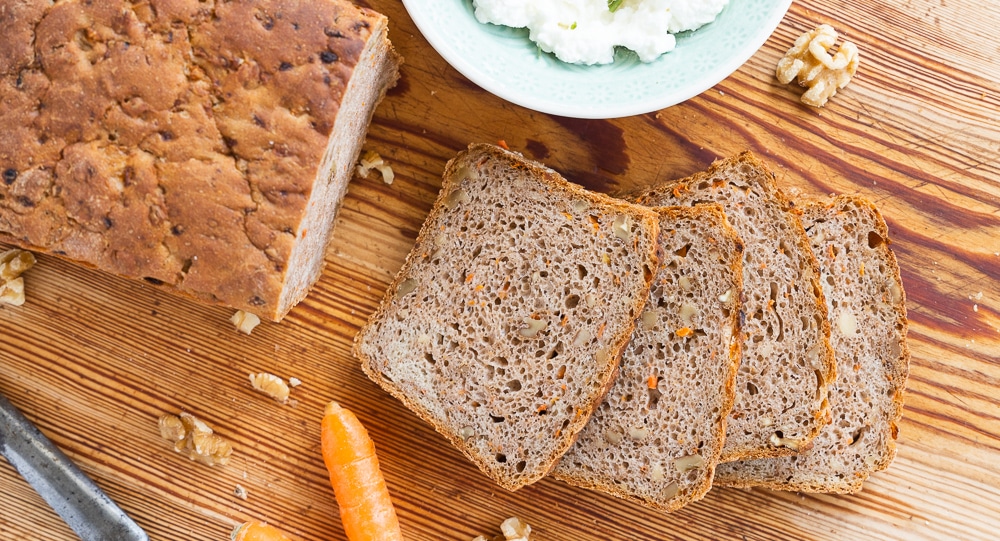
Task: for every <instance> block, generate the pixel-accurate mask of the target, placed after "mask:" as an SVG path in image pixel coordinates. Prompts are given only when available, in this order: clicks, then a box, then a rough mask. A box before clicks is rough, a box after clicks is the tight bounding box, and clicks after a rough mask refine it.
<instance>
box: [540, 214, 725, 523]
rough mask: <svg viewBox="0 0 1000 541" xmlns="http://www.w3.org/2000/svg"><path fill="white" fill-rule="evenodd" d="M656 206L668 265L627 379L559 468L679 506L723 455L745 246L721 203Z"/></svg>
mask: <svg viewBox="0 0 1000 541" xmlns="http://www.w3.org/2000/svg"><path fill="white" fill-rule="evenodd" d="M657 210H658V212H659V214H660V237H659V244H660V250H661V256H660V257H661V263H660V270H659V271H658V272H657V274H656V277H655V278H654V279H653V286H652V288H651V290H650V292H649V299H648V301H647V302H646V307H645V308H644V309H643V312H642V315H641V316H640V318H639V324H638V325H637V327H636V330H635V332H634V333H633V334H632V340H631V342H630V343H629V345H628V347H627V348H626V349H625V353H624V354H623V355H622V361H621V367H620V370H619V375H618V379H617V380H616V381H615V384H614V385H613V386H612V387H611V390H610V391H609V392H608V394H607V396H606V397H605V399H604V401H603V402H602V403H601V405H600V407H598V408H597V410H596V411H595V412H594V415H593V417H591V419H590V422H589V423H587V426H586V427H584V429H583V430H582V431H581V432H580V436H579V438H578V439H577V441H576V443H575V444H574V445H573V447H571V448H570V450H569V451H568V452H567V453H566V454H565V455H564V456H563V458H562V459H561V460H560V461H559V464H558V465H557V466H556V468H555V469H554V470H553V471H552V474H553V475H554V476H555V477H556V478H559V479H562V480H565V481H567V482H569V483H571V484H574V485H578V486H582V487H587V488H594V489H598V490H603V491H606V492H609V493H611V494H614V495H616V496H619V497H622V498H626V499H629V500H632V501H636V502H639V503H642V504H644V505H647V506H650V507H653V508H657V509H661V510H665V511H673V510H676V509H679V508H680V507H682V506H684V505H685V504H687V503H689V502H691V501H694V500H698V499H701V497H702V496H704V494H705V493H706V492H708V490H709V488H711V486H712V474H713V472H714V470H715V466H716V464H717V463H718V461H719V458H720V456H721V454H722V446H723V441H724V439H725V433H726V429H725V426H726V417H727V416H728V415H729V411H730V409H731V408H732V406H733V396H734V388H733V381H734V378H735V376H736V367H737V365H738V363H739V358H740V351H739V349H740V332H739V312H740V297H741V294H742V283H743V278H742V277H743V274H742V261H743V245H742V243H741V242H740V240H739V237H737V235H736V233H735V232H734V231H733V229H732V228H731V227H729V225H728V223H727V221H726V217H725V215H724V214H723V212H722V208H721V207H720V206H718V205H714V204H713V205H701V206H696V207H693V208H684V207H661V208H659V209H657Z"/></svg>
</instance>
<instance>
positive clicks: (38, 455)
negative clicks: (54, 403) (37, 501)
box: [0, 395, 149, 541]
mask: <svg viewBox="0 0 1000 541" xmlns="http://www.w3.org/2000/svg"><path fill="white" fill-rule="evenodd" d="M0 455H3V456H4V457H6V458H7V461H8V462H10V464H11V465H12V466H14V469H15V470H17V471H18V473H20V474H21V475H22V476H23V477H24V478H25V480H27V481H28V483H29V484H30V485H31V486H32V487H33V488H34V489H35V490H36V491H37V492H38V494H39V495H40V496H41V497H42V498H43V499H44V500H45V501H46V502H48V504H49V505H51V506H52V509H54V510H55V512H56V513H58V514H59V516H60V517H62V519H63V520H65V521H66V524H68V525H69V527H70V528H72V529H73V531H74V532H76V534H77V535H79V536H80V539H82V540H83V541H148V540H149V537H147V536H146V532H144V531H142V528H140V527H139V526H138V525H137V524H136V523H135V522H133V521H132V519H131V518H129V516H128V515H126V514H125V512H124V511H122V510H121V508H120V507H118V505H117V504H115V502H113V501H112V500H111V498H109V497H108V496H107V495H106V494H105V493H104V492H102V491H101V489H100V488H99V487H98V486H97V485H96V484H94V482H93V481H92V480H91V479H90V478H89V477H87V475H86V474H85V473H83V472H82V471H80V469H79V468H77V467H76V465H75V464H73V462H72V461H70V459H69V457H67V456H66V455H65V454H64V453H63V452H62V451H60V450H59V448H58V447H56V446H55V445H53V444H52V442H51V441H49V439H48V438H46V437H45V435H44V434H42V433H41V432H40V431H39V430H38V428H36V427H35V425H33V424H31V421H28V419H26V418H25V417H24V415H22V414H21V412H19V411H18V410H17V408H15V407H14V405H13V404H11V403H10V401H8V400H7V399H6V398H4V396H3V395H0Z"/></svg>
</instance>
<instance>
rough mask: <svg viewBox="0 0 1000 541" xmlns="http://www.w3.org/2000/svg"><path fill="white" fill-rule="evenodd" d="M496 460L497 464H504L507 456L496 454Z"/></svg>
mask: <svg viewBox="0 0 1000 541" xmlns="http://www.w3.org/2000/svg"><path fill="white" fill-rule="evenodd" d="M496 459H497V462H499V463H501V464H504V463H506V462H507V455H505V454H503V453H497V455H496Z"/></svg>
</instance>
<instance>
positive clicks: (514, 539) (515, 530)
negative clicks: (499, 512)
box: [472, 517, 531, 541]
mask: <svg viewBox="0 0 1000 541" xmlns="http://www.w3.org/2000/svg"><path fill="white" fill-rule="evenodd" d="M500 531H501V532H503V537H501V536H499V535H495V536H493V537H486V536H485V535H479V536H476V537H475V538H473V539H472V541H530V539H529V537H528V536H530V535H531V526H529V525H528V523H527V522H524V521H523V520H521V519H519V518H517V517H510V518H509V519H507V520H505V521H503V523H501V524H500Z"/></svg>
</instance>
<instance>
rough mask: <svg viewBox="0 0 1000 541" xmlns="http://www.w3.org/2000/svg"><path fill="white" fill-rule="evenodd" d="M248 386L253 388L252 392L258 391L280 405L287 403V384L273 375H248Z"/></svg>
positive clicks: (262, 373)
mask: <svg viewBox="0 0 1000 541" xmlns="http://www.w3.org/2000/svg"><path fill="white" fill-rule="evenodd" d="M250 385H251V386H253V388H254V390H257V391H260V392H261V393H264V394H266V395H267V396H270V397H271V398H273V399H275V400H276V401H278V402H280V403H282V404H286V403H288V393H289V389H288V384H287V383H285V380H283V379H281V378H279V377H278V376H275V375H274V374H268V373H267V372H260V373H259V374H250Z"/></svg>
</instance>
